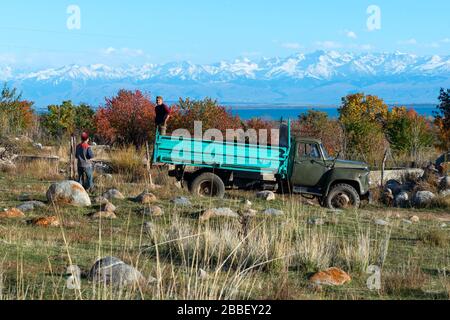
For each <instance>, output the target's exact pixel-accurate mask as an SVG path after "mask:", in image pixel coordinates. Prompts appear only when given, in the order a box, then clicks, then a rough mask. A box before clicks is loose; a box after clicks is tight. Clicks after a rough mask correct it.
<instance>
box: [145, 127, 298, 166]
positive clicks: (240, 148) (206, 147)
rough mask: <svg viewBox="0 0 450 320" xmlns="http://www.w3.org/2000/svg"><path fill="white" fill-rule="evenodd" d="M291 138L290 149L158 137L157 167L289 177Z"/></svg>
mask: <svg viewBox="0 0 450 320" xmlns="http://www.w3.org/2000/svg"><path fill="white" fill-rule="evenodd" d="M289 152H290V137H289V143H288V146H286V147H280V146H267V145H255V144H246V143H236V142H227V141H223V142H217V141H208V140H199V139H193V138H185V137H171V136H161V135H159V134H158V133H157V136H156V142H155V151H154V158H153V162H154V163H163V164H172V165H186V166H194V167H206V168H217V169H224V170H233V171H245V172H259V173H261V174H268V173H269V174H282V175H284V174H286V172H287V166H288V158H289Z"/></svg>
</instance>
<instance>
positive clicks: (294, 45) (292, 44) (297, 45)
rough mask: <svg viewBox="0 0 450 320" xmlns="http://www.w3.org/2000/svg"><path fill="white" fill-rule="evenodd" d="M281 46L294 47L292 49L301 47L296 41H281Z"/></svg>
mask: <svg viewBox="0 0 450 320" xmlns="http://www.w3.org/2000/svg"><path fill="white" fill-rule="evenodd" d="M281 46H282V47H283V48H286V49H294V50H295V49H300V48H301V47H302V46H301V45H300V44H299V43H296V42H286V43H283V44H282V45H281Z"/></svg>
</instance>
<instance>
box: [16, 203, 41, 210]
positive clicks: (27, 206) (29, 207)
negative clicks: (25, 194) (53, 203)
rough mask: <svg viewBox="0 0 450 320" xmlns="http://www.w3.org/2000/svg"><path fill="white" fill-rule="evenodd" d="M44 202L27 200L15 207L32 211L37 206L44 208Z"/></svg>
mask: <svg viewBox="0 0 450 320" xmlns="http://www.w3.org/2000/svg"><path fill="white" fill-rule="evenodd" d="M45 207H46V204H45V203H43V202H40V201H28V202H24V203H22V204H21V205H19V206H17V209H19V210H20V211H22V212H28V211H33V210H35V209H38V208H45Z"/></svg>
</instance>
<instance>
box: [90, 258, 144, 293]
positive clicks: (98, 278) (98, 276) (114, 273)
mask: <svg viewBox="0 0 450 320" xmlns="http://www.w3.org/2000/svg"><path fill="white" fill-rule="evenodd" d="M88 278H89V280H90V281H93V282H96V283H102V284H111V285H113V286H119V287H123V286H131V285H138V284H139V283H141V284H143V283H145V282H146V280H145V278H144V276H143V275H142V274H141V273H140V272H139V270H137V269H136V268H134V267H132V266H130V265H128V264H126V263H125V262H123V261H122V260H120V259H118V258H115V257H105V258H102V259H100V260H98V261H97V262H95V264H94V265H93V266H92V268H91V270H90V271H89V274H88Z"/></svg>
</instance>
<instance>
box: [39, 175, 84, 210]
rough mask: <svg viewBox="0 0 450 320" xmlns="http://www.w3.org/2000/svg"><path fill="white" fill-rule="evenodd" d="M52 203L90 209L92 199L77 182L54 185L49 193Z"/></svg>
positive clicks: (48, 196) (49, 199) (48, 197)
mask: <svg viewBox="0 0 450 320" xmlns="http://www.w3.org/2000/svg"><path fill="white" fill-rule="evenodd" d="M47 199H48V201H49V202H50V203H56V204H67V205H72V206H76V207H90V206H91V199H90V198H89V195H88V193H87V192H86V190H84V188H83V186H82V185H81V184H79V183H78V182H75V181H62V182H58V183H54V184H52V185H51V186H50V188H49V189H48V191H47Z"/></svg>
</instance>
